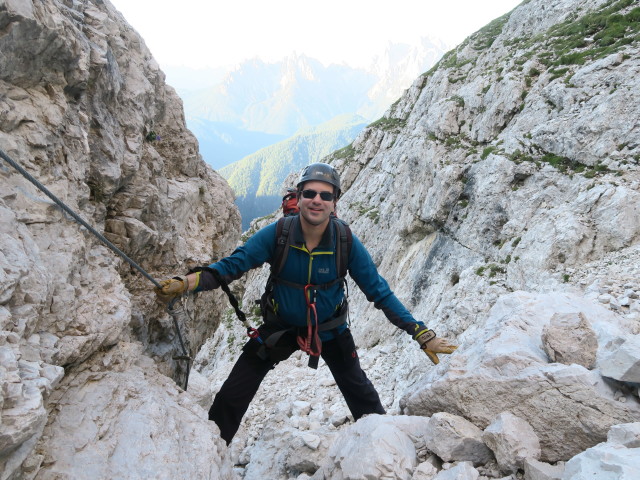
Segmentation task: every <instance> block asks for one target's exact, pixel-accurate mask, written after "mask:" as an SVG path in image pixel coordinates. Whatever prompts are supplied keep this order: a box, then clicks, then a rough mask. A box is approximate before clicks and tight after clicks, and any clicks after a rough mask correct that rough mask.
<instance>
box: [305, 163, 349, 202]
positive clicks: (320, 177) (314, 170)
mask: <svg viewBox="0 0 640 480" xmlns="http://www.w3.org/2000/svg"><path fill="white" fill-rule="evenodd" d="M313 180H316V181H319V182H326V183H329V184H331V185H333V186H334V187H335V188H336V192H335V193H336V198H338V197H340V193H341V190H340V175H338V172H336V169H335V168H333V167H332V166H331V165H329V164H327V163H312V164H311V165H308V166H307V167H306V168H305V169H304V170H303V171H302V175H300V180H298V190H300V189H301V187H302V184H303V183H305V182H310V181H313Z"/></svg>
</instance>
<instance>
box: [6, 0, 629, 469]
mask: <svg viewBox="0 0 640 480" xmlns="http://www.w3.org/2000/svg"><path fill="white" fill-rule="evenodd" d="M637 15H638V8H637V6H636V5H635V3H634V2H632V1H629V0H621V1H615V2H605V1H604V0H587V1H577V0H552V1H548V0H531V1H528V2H523V4H521V5H520V6H519V7H518V8H516V9H515V10H514V11H513V12H511V13H510V14H507V15H505V16H504V17H501V18H499V19H496V20H495V21H494V22H492V23H490V24H489V25H488V26H487V27H485V28H484V29H482V30H480V31H479V32H477V33H476V34H474V35H472V36H471V37H469V38H468V39H467V40H466V41H465V42H464V43H463V44H462V45H460V46H459V47H458V48H456V49H455V50H453V51H451V52H449V53H448V54H447V55H446V56H445V57H444V58H443V59H442V60H441V62H440V63H439V64H438V66H437V67H435V68H434V69H432V70H431V71H429V72H426V73H425V74H424V75H422V76H420V77H419V78H418V79H417V80H416V81H415V82H414V84H413V86H412V87H411V88H409V89H408V90H407V92H406V93H405V94H404V95H403V96H402V98H400V99H399V101H398V102H397V103H396V104H395V105H394V106H393V107H392V108H391V109H390V110H389V111H388V112H387V113H386V114H385V116H384V117H383V118H382V119H380V120H379V121H377V122H374V123H373V124H372V125H370V126H369V127H367V128H366V129H365V131H364V132H363V133H362V134H361V135H360V136H359V137H358V139H357V140H356V141H355V142H354V143H353V144H352V145H351V146H350V147H349V148H346V149H343V150H341V151H340V152H337V153H335V154H334V155H333V156H332V157H331V158H329V160H330V161H332V162H333V163H334V164H335V165H336V166H337V167H338V168H339V169H340V171H341V172H342V177H343V183H344V192H345V193H344V196H343V198H342V199H341V200H340V205H339V213H340V216H341V217H342V218H344V219H346V220H347V221H348V222H350V224H351V226H352V230H353V231H354V233H355V234H356V235H357V236H358V237H359V238H360V239H361V240H362V241H363V243H364V244H365V245H366V246H367V247H368V249H369V251H370V253H371V255H372V257H373V259H374V260H375V262H376V263H377V264H378V265H379V269H380V272H381V273H382V274H383V276H385V277H386V278H387V279H388V281H389V283H390V284H391V286H392V288H393V289H394V290H395V292H396V294H397V295H398V296H399V298H400V299H401V300H402V301H403V302H404V303H405V304H406V305H407V306H408V307H409V308H410V309H411V311H412V312H413V313H414V315H415V317H416V318H418V319H421V320H424V321H425V322H426V323H427V324H428V325H429V326H430V327H432V328H434V329H435V330H436V331H437V333H438V335H440V336H445V337H448V338H449V339H451V340H452V341H453V342H455V343H456V344H458V345H459V348H458V350H456V351H455V352H454V353H453V354H452V355H450V356H442V358H441V362H440V364H439V365H437V366H433V365H431V363H430V362H428V360H427V359H426V358H425V356H424V354H423V353H422V352H421V351H420V350H419V349H418V348H417V346H416V344H415V343H414V342H413V340H411V338H409V337H408V336H407V335H404V334H403V333H402V332H400V331H398V330H397V329H395V327H393V326H392V325H391V324H390V323H389V322H387V321H386V319H385V318H384V317H383V315H382V314H381V313H380V312H378V311H377V310H375V308H374V307H373V306H372V305H370V304H369V303H368V302H367V301H366V299H365V298H364V297H363V296H362V295H361V294H360V293H358V290H357V287H356V286H355V285H351V286H350V289H349V291H350V292H351V296H350V310H351V320H352V327H351V328H352V331H353V333H354V337H355V339H356V343H357V344H358V345H359V347H360V351H359V358H360V360H361V363H362V365H363V367H364V369H365V371H366V372H367V375H368V376H369V378H370V379H371V381H372V382H373V383H374V385H375V386H376V387H377V389H378V390H379V393H380V397H381V401H382V403H383V405H384V406H385V408H386V409H387V412H388V414H387V415H385V416H377V415H372V416H368V417H365V418H363V419H362V420H360V421H358V422H357V423H355V424H353V422H352V421H351V419H350V418H349V412H348V410H347V408H346V405H345V404H344V401H343V399H342V397H341V395H340V393H339V392H338V389H337V387H336V385H335V382H334V381H333V380H332V378H331V375H330V372H329V371H328V368H327V367H326V365H324V364H323V363H321V364H320V366H319V368H318V370H317V371H311V370H309V369H308V368H307V367H306V358H305V357H304V355H302V354H295V355H293V356H292V358H291V359H290V360H288V361H287V362H283V363H281V364H280V365H278V366H277V368H275V369H274V371H273V372H270V374H269V375H268V376H267V378H266V379H265V381H264V384H263V386H262V387H261V388H260V390H259V391H258V393H257V395H256V398H255V401H254V402H253V404H252V405H251V407H250V409H249V411H248V412H247V415H246V418H245V421H244V422H243V425H242V427H241V429H240V431H239V432H238V435H237V436H236V438H235V439H234V441H233V443H232V444H231V446H230V449H228V450H227V449H225V447H224V445H223V444H221V442H220V440H219V438H218V437H217V432H216V428H215V426H212V425H210V424H208V422H207V421H206V411H205V410H204V409H203V408H202V407H203V406H204V407H205V408H206V407H207V406H208V405H209V404H210V402H211V397H212V394H213V393H215V392H216V391H217V390H218V389H219V388H220V385H221V383H222V381H223V380H224V379H225V377H226V376H227V374H228V372H229V370H230V368H231V365H232V362H233V360H234V358H235V357H236V356H237V355H238V352H239V351H240V346H241V345H242V343H243V342H244V339H243V334H244V332H243V329H242V328H240V327H239V323H238V322H236V320H234V318H233V317H232V315H230V314H227V313H225V314H222V315H221V311H220V310H221V309H220V308H219V307H218V306H217V305H218V304H219V301H220V294H219V292H215V293H207V294H202V295H198V296H197V298H196V299H195V308H189V310H190V311H192V312H193V314H192V315H191V321H190V320H189V319H187V320H186V321H185V323H184V324H183V325H181V326H182V327H183V328H184V332H185V336H186V338H187V340H188V344H189V348H190V350H191V351H192V352H194V353H195V351H196V350H199V351H198V355H197V358H196V363H195V368H196V370H197V373H194V375H193V383H194V386H196V388H194V392H193V393H184V392H181V391H180V390H179V389H178V388H177V387H176V386H175V384H174V383H173V382H171V381H169V380H168V378H167V377H166V376H163V374H164V375H167V374H168V375H172V376H174V377H175V378H176V379H178V378H180V375H181V374H182V373H184V372H183V371H181V370H180V368H179V367H178V366H176V365H175V363H174V362H173V361H172V359H171V356H172V354H173V352H174V351H175V348H174V347H175V343H176V342H175V334H174V333H173V330H172V323H171V319H170V318H169V317H168V316H167V315H166V314H165V313H164V312H163V311H162V309H161V307H159V306H157V305H155V303H154V301H153V299H152V296H151V295H150V292H149V284H148V282H147V281H146V280H145V279H143V278H141V277H140V276H139V275H138V274H137V273H135V272H132V271H131V270H130V268H129V267H128V266H127V265H126V264H123V262H122V261H121V260H119V259H118V258H116V257H114V256H113V254H112V253H111V252H110V251H108V250H106V249H105V248H104V247H102V246H101V245H100V244H99V243H97V242H96V241H95V239H93V238H92V237H90V236H87V235H86V234H85V233H84V232H83V231H82V230H80V229H78V228H77V226H76V225H75V224H73V223H71V222H70V221H69V220H68V219H67V218H66V217H65V216H64V215H62V214H61V213H60V212H59V211H58V210H57V209H55V208H53V207H52V205H51V204H50V203H49V202H48V201H47V200H46V199H45V200H44V201H42V199H43V197H42V195H41V194H39V192H38V191H36V190H35V189H33V188H32V187H31V186H30V184H28V183H26V182H25V181H24V179H23V178H22V177H21V176H19V175H17V174H16V173H14V172H13V171H12V170H11V169H10V168H8V167H7V168H4V167H3V169H2V170H1V171H0V176H1V177H2V178H1V179H0V181H1V182H2V194H1V197H0V217H1V218H2V223H1V225H2V226H1V227H0V228H1V230H0V245H1V247H2V248H1V252H2V254H1V255H0V265H1V266H2V269H1V270H0V271H1V272H2V276H1V277H0V321H1V322H2V331H1V334H0V362H1V363H0V365H1V368H0V381H1V382H2V383H1V384H2V396H1V397H0V398H1V399H2V404H1V407H2V410H1V414H2V417H1V422H2V423H1V426H2V430H1V431H0V461H1V462H2V464H1V465H2V469H3V471H2V478H37V479H47V478H61V477H65V476H68V477H73V476H74V475H76V474H78V472H83V473H85V472H90V474H91V476H94V477H96V478H100V477H103V476H106V477H107V478H111V477H112V476H117V477H124V478H127V475H130V478H163V477H162V475H165V474H166V478H233V476H234V475H235V474H239V475H241V476H242V477H243V478H244V479H245V480H251V479H264V478H269V479H273V480H281V479H282V480H285V479H286V480H288V479H291V478H295V479H296V480H305V479H306V480H308V479H309V478H314V480H320V479H323V478H326V479H329V478H330V479H336V480H337V479H346V478H350V479H352V480H353V479H366V478H402V479H407V480H409V479H414V480H419V479H420V480H422V479H425V478H437V479H439V480H442V479H449V478H465V479H466V478H469V479H480V478H482V480H485V479H489V478H505V476H506V475H511V476H512V477H513V476H516V477H518V476H522V473H521V472H522V470H523V469H524V471H525V475H529V478H536V476H537V478H540V477H542V478H544V476H546V477H547V478H553V477H557V476H558V472H560V471H562V470H563V466H566V468H564V473H562V478H565V479H568V478H572V479H576V480H577V479H579V478H592V477H594V476H598V474H599V472H604V471H606V472H614V471H615V472H619V478H621V479H622V478H633V476H634V475H635V476H637V475H636V472H637V469H638V467H637V458H638V455H637V452H636V450H637V449H638V444H637V438H636V437H637V427H636V425H637V423H638V422H640V398H639V396H638V395H639V394H638V376H637V375H638V367H637V366H638V364H639V363H638V362H639V361H640V348H639V347H638V345H639V342H638V336H639V335H640V303H639V300H638V297H639V295H640V283H639V281H638V279H639V278H640V222H638V218H640V216H639V212H640V193H639V191H640V188H639V187H640V173H639V170H640V169H639V163H640V144H639V143H638V138H640V135H639V133H640V132H639V130H640V125H639V124H638V118H640V98H639V95H640V88H638V87H639V86H638V81H639V80H638V79H639V78H640V52H639V50H640V48H639V45H638V21H637V18H638V17H637ZM7 52H11V54H10V55H8V54H7ZM0 53H2V55H0V61H1V62H2V68H0V88H1V89H2V90H0V93H1V95H0V142H1V144H2V149H3V151H6V152H7V153H8V154H9V155H11V156H12V157H15V159H16V160H19V161H20V162H21V163H22V164H23V165H25V167H26V168H27V169H28V170H29V171H30V172H32V173H33V174H34V175H36V176H37V177H38V178H39V179H40V180H42V181H43V182H44V183H45V184H46V185H47V186H49V187H50V189H51V190H52V191H54V193H56V194H57V195H59V196H60V197H61V198H62V199H63V200H64V201H65V202H67V203H68V204H69V205H70V206H71V207H72V208H74V209H75V210H77V211H79V212H81V213H82V215H83V216H84V217H86V218H88V219H89V220H90V221H91V222H92V224H94V225H95V226H96V227H97V228H98V229H100V230H102V231H104V232H105V234H106V235H107V236H108V237H109V238H110V239H112V240H113V241H114V242H115V243H117V244H118V245H119V246H121V247H122V248H123V249H124V250H125V252H127V253H128V254H129V255H130V256H131V257H133V258H135V259H137V260H138V261H139V262H140V263H141V264H142V266H143V267H145V269H147V270H149V271H150V272H151V273H152V274H153V275H158V276H160V275H166V274H169V273H174V272H175V271H180V270H185V269H186V268H187V266H188V265H190V264H192V263H200V264H202V263H208V262H209V261H210V260H211V259H212V258H215V257H219V256H221V255H225V254H227V253H229V251H230V250H231V248H232V247H233V246H234V245H235V242H236V239H237V237H236V234H237V225H238V218H237V214H236V212H235V210H234V209H233V207H232V199H231V194H230V191H229V190H228V189H227V188H226V187H225V185H224V183H223V182H222V181H221V179H220V178H219V177H218V176H217V175H216V174H215V173H213V172H211V171H210V170H209V169H207V168H206V167H205V166H204V164H203V163H202V162H201V160H200V159H199V157H198V153H197V145H196V142H195V140H194V139H193V137H192V136H191V135H190V134H189V132H188V131H187V130H186V129H185V128H184V122H183V120H182V114H181V109H180V103H179V100H178V99H177V97H176V96H175V94H174V93H173V92H172V91H171V89H168V88H167V87H166V86H165V85H164V83H163V76H162V74H161V72H160V71H159V70H158V68H157V66H155V65H154V63H153V60H152V59H151V56H150V55H149V52H148V51H147V50H146V48H145V47H144V45H143V44H142V42H141V40H140V39H139V37H138V36H137V35H135V33H134V32H132V31H131V29H130V28H129V27H127V26H126V24H124V22H123V20H122V18H121V17H120V16H119V15H118V14H117V13H116V12H114V11H113V8H112V7H111V5H110V4H109V3H108V2H95V3H92V2H83V3H80V2H73V1H69V2H56V1H54V0H48V1H42V2H37V3H36V2H28V1H27V2H25V1H17V0H10V1H7V0H0ZM158 136H159V137H160V138H158ZM266 273H267V271H266V270H265V269H261V270H259V271H257V272H254V273H252V274H251V275H248V278H247V281H246V282H244V284H243V285H240V286H235V288H236V292H237V293H238V294H243V302H242V303H243V305H245V306H246V305H252V304H253V301H254V300H255V299H256V298H259V296H260V293H261V292H262V288H263V285H264V280H265V276H266ZM241 290H242V291H241ZM219 318H222V322H221V323H220V326H219V327H218V323H219V322H218V321H217V320H215V319H219ZM212 319H213V320H212ZM252 321H254V322H255V321H256V319H255V317H254V318H252ZM567 325H569V326H567ZM570 325H577V327H578V328H579V329H580V330H581V331H582V332H584V334H583V335H581V336H580V340H586V342H585V346H584V351H583V352H580V353H581V354H584V355H579V356H576V355H575V354H576V351H575V350H573V349H572V347H573V346H574V345H572V344H571V343H566V342H564V343H563V342H562V341H559V340H562V337H563V336H565V335H566V334H565V333H562V332H566V331H567V330H568V329H569V330H570V329H571V328H572V327H571V326H570ZM214 331H215V335H214V336H213V337H211V338H209V337H210V336H211V333H212V332H214ZM585 337H586V338H585ZM205 340H206V341H205ZM203 342H204V345H202V348H200V346H201V344H202V343H203ZM209 386H210V387H209ZM444 419H446V420H447V421H446V422H445V421H444ZM625 425H626V426H625ZM463 426H464V429H463V431H460V430H461V429H462V427H463ZM518 429H520V430H522V431H523V432H524V434H523V435H522V436H518V435H515V436H514V434H513V432H514V430H516V431H517V430H518ZM437 432H450V434H449V435H448V438H447V442H446V445H444V446H443V445H441V444H440V443H444V442H439V438H438V434H437ZM441 435H442V434H441ZM535 439H537V441H538V444H539V450H538V448H537V446H536V442H535ZM525 440H526V441H525ZM470 444H472V445H473V448H472V449H468V446H469V445H470ZM444 447H446V448H444ZM485 447H486V448H485ZM56 449H58V450H59V452H60V453H59V454H58V453H56V452H57V451H58V450H56ZM470 450H471V452H472V453H473V456H472V457H471V459H470V460H469V457H467V456H466V455H467V454H468V453H469V451H470ZM460 452H463V455H461V456H458V454H459V453H460ZM478 452H480V453H482V456H480V455H478ZM171 453H173V456H172V455H171ZM491 454H493V456H492V455H491ZM440 455H441V456H442V457H445V458H441V457H440ZM494 457H495V460H494ZM205 459H206V460H209V461H208V462H207V461H205ZM172 460H173V462H174V463H171V462H172ZM363 460H366V461H364V462H363ZM564 462H566V465H565V464H564ZM231 465H237V467H235V470H232V467H231ZM159 466H161V467H159ZM514 470H517V473H515V474H514V473H512V472H513V471H514ZM594 472H595V473H594ZM112 474H113V475H112ZM625 476H626V477H625ZM507 478H508V477H507Z"/></svg>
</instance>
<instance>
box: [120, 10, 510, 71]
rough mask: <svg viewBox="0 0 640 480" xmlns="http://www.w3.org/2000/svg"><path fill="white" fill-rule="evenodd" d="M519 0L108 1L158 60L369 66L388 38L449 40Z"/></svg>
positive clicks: (172, 62)
mask: <svg viewBox="0 0 640 480" xmlns="http://www.w3.org/2000/svg"><path fill="white" fill-rule="evenodd" d="M520 1H521V0H484V1H483V0H385V1H380V0H323V1H318V0H315V1H310V0H272V1H268V0H225V1H224V2H223V1H220V0H181V1H176V0H111V2H112V3H113V5H114V6H115V7H116V8H117V9H118V10H120V12H121V13H122V14H123V15H124V17H125V18H126V19H127V21H128V22H129V24H131V25H132V26H133V27H134V28H135V29H136V30H137V31H138V32H139V33H140V34H141V35H142V37H143V38H144V40H145V42H146V44H147V46H148V47H149V49H150V50H151V53H152V54H153V56H154V57H155V59H156V60H157V61H158V63H160V65H161V66H162V67H167V66H189V67H194V68H205V67H216V66H228V65H235V64H237V63H239V62H240V61H242V60H245V59H247V58H253V57H256V56H257V57H260V58H262V59H264V60H279V59H281V58H283V57H285V56H287V55H290V54H291V53H293V52H296V53H298V54H306V55H307V56H310V57H313V58H316V59H318V60H320V61H322V62H323V63H325V64H328V63H342V62H346V63H347V64H349V65H350V66H354V67H357V66H368V64H369V60H370V59H371V57H372V56H373V55H375V54H379V53H382V51H383V50H384V47H385V45H386V44H387V42H388V41H393V42H411V43H413V42H415V41H416V40H417V39H418V38H419V37H435V38H440V39H441V40H443V41H444V42H445V43H447V44H448V45H449V46H450V47H454V46H455V45H457V44H458V43H460V42H462V41H463V40H464V39H465V38H466V37H467V36H469V35H470V34H472V33H473V32H475V31H476V30H478V29H480V28H482V27H483V26H484V25H486V24H487V23H489V22H490V21H491V20H493V19H494V18H496V17H499V16H501V15H503V14H504V13H507V12H508V11H510V10H512V9H513V8H514V7H515V6H517V5H518V4H519V3H520Z"/></svg>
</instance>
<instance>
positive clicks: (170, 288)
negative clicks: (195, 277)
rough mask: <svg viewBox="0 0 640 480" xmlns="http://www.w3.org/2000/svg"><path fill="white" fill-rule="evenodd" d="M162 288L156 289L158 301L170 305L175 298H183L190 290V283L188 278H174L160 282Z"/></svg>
mask: <svg viewBox="0 0 640 480" xmlns="http://www.w3.org/2000/svg"><path fill="white" fill-rule="evenodd" d="M160 285H161V287H162V288H158V287H156V288H154V289H153V291H154V292H156V295H157V296H158V300H160V301H161V302H162V303H169V302H170V301H171V300H173V299H174V298H175V297H179V296H181V295H182V294H183V293H184V292H186V291H187V290H188V289H189V281H188V280H187V277H184V276H183V277H173V278H170V279H168V280H162V281H161V282H160Z"/></svg>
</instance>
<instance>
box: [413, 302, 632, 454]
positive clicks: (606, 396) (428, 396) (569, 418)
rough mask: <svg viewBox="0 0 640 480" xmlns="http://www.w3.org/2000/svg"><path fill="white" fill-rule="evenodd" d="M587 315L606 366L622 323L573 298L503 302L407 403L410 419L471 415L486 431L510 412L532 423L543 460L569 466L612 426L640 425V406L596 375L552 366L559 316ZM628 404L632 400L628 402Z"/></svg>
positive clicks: (621, 333) (572, 367) (578, 368)
mask: <svg viewBox="0 0 640 480" xmlns="http://www.w3.org/2000/svg"><path fill="white" fill-rule="evenodd" d="M572 312H573V313H575V314H579V313H581V314H582V315H584V317H585V318H586V319H587V320H588V321H589V322H590V324H591V325H592V328H593V329H594V330H595V331H596V332H597V335H598V344H599V345H600V349H599V352H598V361H600V359H603V360H602V361H603V362H606V358H607V353H608V351H609V350H608V349H610V348H612V347H611V345H613V344H615V339H617V338H621V337H624V336H625V334H624V329H623V328H622V326H620V322H619V319H618V317H616V315H615V314H613V313H612V312H611V311H609V310H606V309H604V308H601V307H599V306H598V305H595V304H593V303H592V302H589V301H587V300H584V299H583V298H580V297H576V296H572V295H568V294H548V295H547V294H544V295H539V294H529V293H524V292H516V293H513V294H510V295H506V296H504V297H501V298H500V299H499V300H498V302H496V304H495V305H494V307H493V308H492V309H491V311H490V312H489V315H488V316H487V318H486V319H484V321H482V322H480V323H479V324H478V328H477V329H470V330H468V331H467V332H466V333H465V335H463V336H462V344H461V346H460V348H459V349H458V350H457V351H456V353H455V354H454V355H452V359H451V361H450V363H449V364H448V365H447V366H446V367H444V366H443V367H442V369H441V370H434V371H433V372H432V373H430V374H428V375H427V376H426V378H425V379H424V380H423V381H422V382H421V384H422V385H424V387H423V388H421V389H419V390H417V391H415V392H412V393H411V394H409V395H407V396H405V397H404V398H403V400H402V405H403V408H404V412H405V413H407V414H410V415H425V416H427V415H433V414H434V413H436V412H440V411H445V412H450V413H453V414H456V415H464V417H465V418H467V419H469V420H470V421H471V422H473V423H474V424H475V425H477V426H479V427H481V428H486V427H487V426H488V425H489V424H490V423H491V422H492V421H493V419H494V418H495V417H496V416H497V415H498V414H500V413H502V412H510V413H511V414H513V415H516V416H518V417H520V418H522V419H524V420H526V422H528V423H529V424H530V425H531V427H532V428H533V430H534V432H535V434H536V435H537V436H538V438H539V439H540V448H541V450H542V453H541V460H543V461H548V462H555V461H558V460H568V459H569V458H571V457H573V456H574V455H576V454H577V453H580V452H582V451H584V450H585V449H587V448H589V447H592V446H594V445H596V444H597V443H599V442H602V441H603V440H604V439H605V438H606V435H607V431H608V430H609V428H610V427H611V426H612V425H615V424H618V423H628V422H633V421H638V420H640V402H638V398H636V397H634V396H632V395H626V396H625V395H621V394H620V391H619V389H620V388H621V387H622V385H621V386H619V387H616V386H615V385H614V384H612V383H611V382H605V381H604V379H603V378H602V377H601V375H600V373H599V371H598V367H599V363H597V364H596V369H595V370H593V371H590V370H587V369H586V368H584V367H582V366H580V365H576V364H572V365H564V364H560V363H549V359H548V357H547V355H546V354H545V353H544V351H543V349H542V340H541V337H542V331H543V328H544V327H545V325H548V324H549V322H550V321H551V318H552V317H553V316H554V315H555V314H556V313H562V314H569V313H572ZM621 399H624V401H621Z"/></svg>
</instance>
